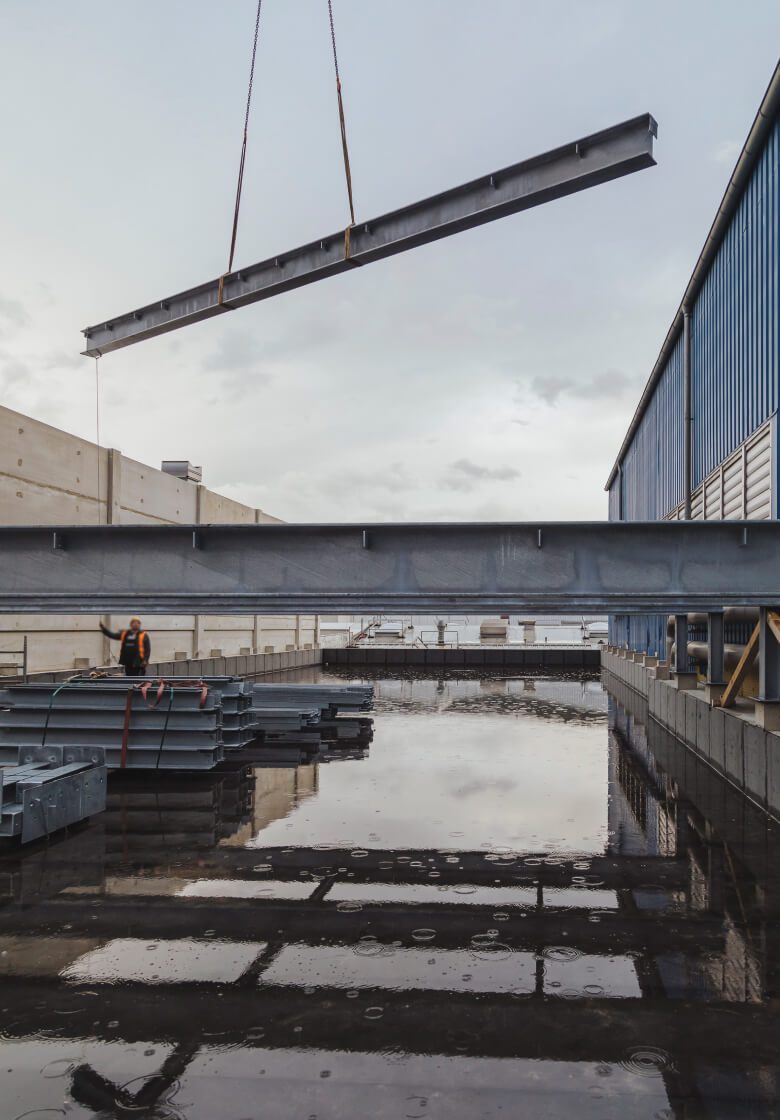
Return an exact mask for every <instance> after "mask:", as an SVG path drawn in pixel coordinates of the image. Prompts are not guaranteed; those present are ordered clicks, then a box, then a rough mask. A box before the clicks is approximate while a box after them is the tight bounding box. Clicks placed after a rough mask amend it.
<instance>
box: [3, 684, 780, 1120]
mask: <svg viewBox="0 0 780 1120" xmlns="http://www.w3.org/2000/svg"><path fill="white" fill-rule="evenodd" d="M285 679H288V680H293V679H304V680H312V679H336V678H334V677H333V675H332V674H328V673H325V672H320V671H307V672H305V673H300V674H298V676H297V677H293V676H291V675H290V676H287V677H286V678H285ZM375 683H376V692H377V701H376V717H375V728H374V737H373V740H372V741H371V742H370V743H368V742H356V743H350V742H346V743H345V744H344V745H343V746H341V747H339V748H338V749H334V750H331V751H329V752H328V753H327V754H325V755H324V756H323V757H322V758H321V759H320V760H319V761H315V762H313V763H310V764H308V765H298V764H297V762H298V760H299V754H298V752H294V751H293V752H291V754H290V760H289V761H284V760H283V761H281V762H279V763H277V764H275V765H273V766H265V765H263V764H262V763H261V762H257V761H255V759H257V758H260V756H261V751H260V749H258V750H256V751H254V752H253V756H252V758H253V761H252V763H251V765H246V764H243V763H240V762H235V763H232V764H230V765H228V766H226V767H225V768H224V769H223V770H222V771H220V772H219V773H214V774H209V775H204V774H197V775H165V776H160V775H154V774H150V775H146V776H142V775H139V774H134V775H116V776H115V777H114V778H112V781H111V784H110V789H109V806H108V810H107V812H106V813H105V814H103V815H102V816H101V817H99V818H96V819H95V820H94V821H92V822H90V823H88V824H86V825H85V826H83V827H81V828H79V829H77V830H73V831H71V832H70V834H69V835H64V836H59V837H55V838H52V840H51V841H50V842H49V843H48V844H45V843H41V844H37V845H34V846H30V847H29V848H27V849H23V850H22V849H18V848H5V849H2V850H1V851H0V1070H1V1071H2V1081H1V1085H2V1088H1V1089H0V1101H2V1106H1V1107H0V1117H2V1120H16V1118H20V1117H25V1120H31V1118H32V1120H49V1118H54V1117H60V1116H65V1117H68V1118H71V1120H76V1118H81V1117H100V1118H101V1120H104V1118H105V1120H107V1118H112V1117H117V1118H124V1117H130V1116H134V1117H153V1118H155V1120H173V1118H180V1117H181V1118H187V1120H250V1118H251V1120H255V1118H258V1117H283V1118H287V1117H290V1118H293V1117H294V1118H300V1120H335V1118H337V1117H338V1118H353V1117H354V1118H361V1120H362V1118H363V1117H369V1116H372V1117H379V1118H385V1117H398V1118H407V1117H409V1118H417V1120H439V1118H444V1117H447V1118H448V1120H461V1118H463V1120H478V1118H485V1120H488V1118H489V1120H494V1118H495V1120H498V1118H506V1117H518V1116H522V1117H526V1116H528V1117H534V1118H536V1117H545V1118H547V1117H550V1118H557V1117H562V1118H563V1117H566V1118H568V1117H586V1118H589V1117H594V1118H596V1117H599V1118H601V1117H607V1118H612V1117H615V1118H618V1117H621V1118H622V1117H626V1116H630V1117H640V1118H644V1117H647V1118H658V1120H665V1118H667V1117H669V1118H671V1117H724V1118H725V1117H729V1118H731V1117H752V1116H761V1117H770V1116H772V1117H773V1116H777V1115H778V1114H779V1113H780V1106H779V1105H778V1068H779V1067H780V1056H779V1051H778V1032H777V1022H778V1020H777V1008H778V995H779V994H780V993H779V991H778V988H779V985H778V979H779V976H780V972H779V966H780V960H779V950H780V938H779V937H778V903H779V902H780V895H779V894H778V885H779V884H778V878H779V877H780V870H778V869H779V868H780V862H779V861H778V858H777V857H778V854H780V847H779V846H778V827H779V826H778V825H776V824H775V823H773V822H771V821H770V820H769V819H768V818H767V817H766V816H765V815H764V814H763V813H762V812H760V811H759V810H758V809H757V808H755V807H754V806H752V805H751V804H750V803H749V802H747V801H746V800H745V799H744V798H742V797H741V795H739V794H738V793H737V792H736V791H735V790H732V789H731V788H730V787H729V786H728V785H726V784H725V783H724V782H723V781H722V779H720V778H719V777H718V776H717V775H715V774H714V773H713V772H711V771H709V770H708V769H707V768H706V767H705V766H704V765H703V764H702V763H701V762H700V760H698V759H697V758H696V757H695V756H693V755H692V754H691V753H690V752H687V751H686V750H685V749H684V747H682V745H681V744H679V743H677V742H676V740H674V739H672V738H671V737H670V736H668V734H667V733H665V732H664V731H662V729H661V728H659V727H658V726H657V725H654V724H652V725H651V724H649V723H648V721H647V718H646V714H645V712H644V711H643V710H642V705H641V701H640V700H639V698H638V697H636V696H633V695H632V694H630V693H628V692H626V693H625V694H623V693H621V695H620V696H619V697H617V698H615V697H610V696H609V695H608V694H607V693H606V692H605V691H603V689H602V686H601V684H600V682H599V681H597V680H594V679H587V678H580V677H559V678H555V679H553V678H549V677H548V678H541V677H536V678H534V677H528V676H526V677H522V678H520V677H502V678H499V677H489V678H484V677H483V678H480V677H478V676H476V675H474V674H469V673H458V674H450V675H448V676H447V677H446V678H437V677H430V676H427V677H426V676H422V675H419V674H415V675H413V676H412V675H403V674H399V675H398V676H396V677H393V678H388V677H384V678H383V679H379V680H377V681H376V682H375ZM619 701H622V703H621V702H619Z"/></svg>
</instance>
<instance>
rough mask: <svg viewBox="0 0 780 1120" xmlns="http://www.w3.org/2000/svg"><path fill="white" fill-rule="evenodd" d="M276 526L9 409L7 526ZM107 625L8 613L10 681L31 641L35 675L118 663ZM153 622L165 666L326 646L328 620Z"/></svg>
mask: <svg viewBox="0 0 780 1120" xmlns="http://www.w3.org/2000/svg"><path fill="white" fill-rule="evenodd" d="M273 521H278V518H275V517H272V516H271V515H270V514H267V513H265V512H264V511H263V510H258V509H253V508H252V507H251V506H245V505H242V504H241V503H240V502H235V501H233V500H232V499H231V498H226V497H224V496H223V495H222V494H215V493H214V492H213V491H212V490H209V489H207V487H206V486H203V485H201V484H198V483H194V482H188V481H186V480H184V479H179V478H175V477H173V476H172V475H168V474H164V473H163V472H162V471H159V470H157V469H155V468H154V467H149V466H146V465H145V464H144V463H139V462H137V461H136V460H135V459H129V458H127V456H125V455H122V453H121V452H120V451H116V450H113V449H107V448H98V447H97V446H96V445H95V444H93V443H90V442H89V441H88V440H83V439H79V438H78V437H77V436H72V435H69V434H68V433H67V432H62V431H60V430H59V429H58V428H52V427H51V426H50V425H48V424H42V423H40V421H38V420H33V419H31V418H30V417H28V416H22V415H21V414H20V413H18V412H13V411H11V409H8V408H2V407H0V524H2V525H85V524H112V525H117V524H123V525H140V524H154V523H158V524H159V523H163V524H209V523H217V522H223V523H231V524H236V523H250V524H253V523H264V522H273ZM99 621H100V619H99V618H98V617H97V616H96V615H43V614H41V615H35V616H26V615H0V674H2V673H3V672H4V671H6V670H4V669H3V666H5V665H10V664H13V663H16V662H18V661H19V660H20V657H19V655H18V654H17V653H11V652H7V651H17V650H21V648H22V642H23V637H24V635H27V641H28V658H29V668H30V670H31V671H40V670H57V669H72V668H80V667H83V666H84V665H86V664H88V665H101V664H102V665H107V664H110V663H113V662H115V661H116V655H117V652H118V650H117V643H116V642H113V643H112V642H109V641H108V640H107V639H104V638H103V636H102V634H101V633H100V631H99V629H98V623H99ZM105 621H106V622H107V623H108V625H109V626H111V628H112V629H121V627H123V626H125V625H126V624H127V619H126V618H125V617H124V616H116V617H109V618H106V620H105ZM143 622H144V625H145V626H146V627H147V628H148V630H149V632H150V634H151V637H152V642H153V657H154V660H155V661H173V660H174V659H175V658H187V659H190V658H195V657H212V656H214V657H217V656H223V657H230V656H234V655H237V654H241V653H251V654H254V653H271V652H279V651H282V652H284V651H288V650H290V649H303V648H305V647H306V646H316V645H317V644H318V642H319V626H318V622H317V620H316V619H315V618H314V617H313V616H310V615H306V616H295V615H288V616H282V617H254V616H251V615H245V616H241V617H222V616H205V615H204V616H193V615H180V616H178V615H177V616H173V615H164V616H163V615H160V616H156V617H151V616H148V615H147V616H146V617H145V618H144V620H143ZM216 651H219V652H216Z"/></svg>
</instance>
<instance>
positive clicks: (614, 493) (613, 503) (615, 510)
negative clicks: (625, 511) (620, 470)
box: [609, 474, 620, 521]
mask: <svg viewBox="0 0 780 1120" xmlns="http://www.w3.org/2000/svg"><path fill="white" fill-rule="evenodd" d="M609 520H610V521H620V475H619V474H617V475H615V481H614V482H613V483H612V485H611V486H610V488H609Z"/></svg>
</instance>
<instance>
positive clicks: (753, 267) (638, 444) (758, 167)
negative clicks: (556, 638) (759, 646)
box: [606, 65, 780, 658]
mask: <svg viewBox="0 0 780 1120" xmlns="http://www.w3.org/2000/svg"><path fill="white" fill-rule="evenodd" d="M779 316H780V65H778V67H777V69H776V70H775V72H774V75H773V77H772V80H771V82H770V83H769V87H768V89H767V92H766V94H765V96H764V99H763V101H762V103H761V106H760V108H759V110H758V113H757V114H756V118H755V121H754V123H753V126H752V128H751V130H750V133H749V135H748V137H747V139H746V141H745V144H744V147H743V148H742V151H741V154H740V156H739V159H738V160H737V164H736V167H735V168H734V171H733V173H732V175H731V177H730V179H729V182H728V186H727V188H726V192H725V194H724V196H723V200H722V202H721V204H720V207H719V209H718V212H717V214H716V215H715V220H714V221H713V223H712V227H711V229H710V231H709V234H708V236H707V239H706V241H705V243H704V247H703V249H702V251H701V253H700V255H699V259H698V261H697V262H696V267H695V268H694V270H693V275H692V276H691V279H690V281H689V283H688V286H687V288H686V289H685V292H684V293H683V296H682V299H681V301H680V304H679V307H678V309H677V311H676V313H675V316H674V319H673V320H672V324H671V326H670V328H669V331H668V333H667V335H666V338H665V339H664V342H663V345H662V347H661V352H660V354H659V356H658V359H657V361H656V363H655V365H654V367H653V370H652V372H651V374H650V378H649V380H648V382H647V385H646V386H645V389H644V392H643V393H642V396H641V398H640V401H639V404H638V405H637V409H636V412H635V413H634V416H633V419H632V420H631V424H630V425H629V428H628V431H627V433H626V436H625V438H624V440H623V444H622V446H621V448H620V451H619V453H618V456H617V459H616V460H615V464H614V466H613V468H612V471H611V473H610V475H609V478H608V480H607V485H606V489H607V490H608V492H609V518H610V520H611V521H658V520H675V519H693V520H707V521H711V520H745V519H751V520H768V519H772V520H776V519H777V517H778V491H779V489H780V473H779V472H778V455H777V444H778V431H777V408H778V395H779V392H778V380H779V379H780V360H779V358H780V323H779V322H778V318H779ZM726 626H727V633H726V635H725V637H726V641H732V642H744V641H746V634H745V624H744V622H742V623H735V624H733V625H732V628H731V629H729V620H728V617H727V619H726ZM666 635H667V616H666V615H664V614H643V615H637V614H633V615H614V616H612V618H611V622H610V642H611V643H612V644H613V645H615V646H623V647H625V646H628V647H629V648H631V649H633V650H636V651H640V652H643V653H647V654H650V655H657V656H659V657H662V658H663V657H665V656H666ZM690 636H692V637H694V638H695V637H698V635H697V634H696V633H693V634H692V635H690Z"/></svg>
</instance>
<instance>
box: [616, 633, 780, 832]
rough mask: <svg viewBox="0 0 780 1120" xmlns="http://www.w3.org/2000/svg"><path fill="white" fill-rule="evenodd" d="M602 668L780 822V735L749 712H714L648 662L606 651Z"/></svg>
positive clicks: (701, 695)
mask: <svg viewBox="0 0 780 1120" xmlns="http://www.w3.org/2000/svg"><path fill="white" fill-rule="evenodd" d="M601 663H602V668H603V669H604V670H606V672H607V673H609V674H611V675H612V676H613V677H615V678H617V680H619V681H622V682H623V683H624V684H625V685H627V686H628V687H629V688H632V689H633V690H634V691H635V692H637V693H638V694H639V695H640V696H643V697H645V699H646V700H647V710H648V716H649V717H650V718H652V719H654V720H655V721H656V722H657V723H660V724H661V726H662V727H665V728H666V729H667V730H668V731H670V732H671V733H672V734H673V735H675V736H676V737H677V738H678V739H680V740H681V741H682V742H683V743H685V745H686V747H688V748H689V750H692V751H694V752H695V753H696V754H697V755H699V757H700V758H701V759H702V760H703V761H705V762H706V763H707V764H708V765H710V766H711V767H712V768H713V769H714V770H716V771H717V772H718V773H719V774H720V775H721V776H722V777H724V778H726V779H727V781H729V782H731V784H732V785H734V786H736V787H737V788H738V789H739V790H740V791H741V792H742V793H743V794H745V795H746V796H748V797H749V798H751V800H753V801H755V802H756V803H757V804H758V805H760V806H761V807H762V808H763V809H767V810H768V811H769V812H771V813H772V814H773V815H774V816H776V817H778V818H780V735H778V734H776V733H774V732H772V731H765V730H764V729H763V728H762V727H758V726H757V724H756V723H755V721H754V720H753V719H752V715H751V713H750V712H749V711H747V710H743V709H739V708H738V709H731V708H729V709H724V708H713V707H711V706H710V704H709V703H708V702H707V699H706V697H705V695H704V693H703V692H702V691H700V690H698V689H695V688H693V689H678V688H676V687H675V685H674V683H673V682H672V681H668V680H662V679H659V678H658V677H657V676H656V670H655V669H654V668H653V667H652V666H648V665H645V664H644V663H643V659H637V660H635V659H634V655H633V654H631V655H626V653H625V651H621V652H615V651H605V652H604V654H603V655H602V662H601Z"/></svg>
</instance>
